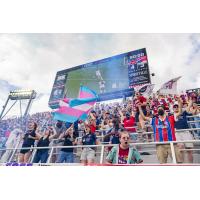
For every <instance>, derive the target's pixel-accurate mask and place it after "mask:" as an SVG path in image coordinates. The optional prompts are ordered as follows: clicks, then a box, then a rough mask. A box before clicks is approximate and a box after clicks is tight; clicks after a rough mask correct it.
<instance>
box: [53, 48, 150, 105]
mask: <svg viewBox="0 0 200 200" xmlns="http://www.w3.org/2000/svg"><path fill="white" fill-rule="evenodd" d="M148 83H151V80H150V73H149V65H148V59H147V53H146V49H145V48H143V49H139V50H135V51H130V52H128V53H123V54H119V55H116V56H112V57H109V58H104V59H102V60H97V61H94V62H90V63H86V64H83V65H79V66H76V67H72V68H68V69H65V70H62V71H58V72H57V74H56V78H55V81H54V84H53V88H52V91H51V95H50V99H49V106H50V107H51V108H53V109H54V108H57V107H58V103H59V100H60V99H63V98H64V97H67V98H77V97H78V93H79V88H80V85H84V86H87V87H88V88H90V89H92V90H94V91H95V92H96V93H97V94H98V96H99V101H105V100H111V99H117V98H123V97H128V96H132V95H133V92H134V87H135V86H138V85H144V84H148Z"/></svg>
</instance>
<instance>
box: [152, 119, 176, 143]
mask: <svg viewBox="0 0 200 200" xmlns="http://www.w3.org/2000/svg"><path fill="white" fill-rule="evenodd" d="M174 124H175V120H174V116H173V115H171V116H166V118H165V119H164V121H161V119H159V118H158V117H154V118H153V119H152V122H151V125H152V126H153V132H154V140H155V141H156V142H165V141H176V136H175V128H174Z"/></svg>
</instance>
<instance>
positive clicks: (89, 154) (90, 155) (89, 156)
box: [80, 147, 95, 160]
mask: <svg viewBox="0 0 200 200" xmlns="http://www.w3.org/2000/svg"><path fill="white" fill-rule="evenodd" d="M94 158H95V151H94V150H93V149H91V148H89V147H86V148H84V149H83V151H82V153H81V158H80V160H94Z"/></svg>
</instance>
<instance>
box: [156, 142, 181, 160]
mask: <svg viewBox="0 0 200 200" xmlns="http://www.w3.org/2000/svg"><path fill="white" fill-rule="evenodd" d="M174 150H175V155H176V162H177V163H182V162H183V161H182V155H181V152H180V150H179V148H178V147H177V145H174ZM156 153H157V158H158V160H159V162H160V164H165V163H167V158H168V156H170V157H172V153H171V147H170V144H157V145H156Z"/></svg>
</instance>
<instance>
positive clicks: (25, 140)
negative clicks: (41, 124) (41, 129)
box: [22, 130, 36, 147]
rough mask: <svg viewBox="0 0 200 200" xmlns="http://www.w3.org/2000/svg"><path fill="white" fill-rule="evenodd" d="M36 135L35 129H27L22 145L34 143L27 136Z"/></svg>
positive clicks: (27, 145)
mask: <svg viewBox="0 0 200 200" xmlns="http://www.w3.org/2000/svg"><path fill="white" fill-rule="evenodd" d="M29 135H30V136H32V137H36V133H35V130H28V131H27V132H26V134H25V136H24V142H23V145H22V146H23V147H30V146H33V145H34V142H35V140H34V139H32V138H28V136H29Z"/></svg>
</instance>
